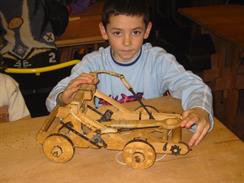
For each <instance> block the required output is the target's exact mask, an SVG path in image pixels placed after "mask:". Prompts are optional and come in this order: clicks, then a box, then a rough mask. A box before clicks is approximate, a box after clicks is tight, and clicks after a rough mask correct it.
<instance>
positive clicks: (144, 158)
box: [123, 141, 156, 169]
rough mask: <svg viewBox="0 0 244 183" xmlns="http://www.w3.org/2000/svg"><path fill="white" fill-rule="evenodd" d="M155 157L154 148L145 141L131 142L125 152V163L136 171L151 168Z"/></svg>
mask: <svg viewBox="0 0 244 183" xmlns="http://www.w3.org/2000/svg"><path fill="white" fill-rule="evenodd" d="M155 157H156V154H155V151H154V149H153V147H152V146H151V145H149V144H147V143H145V142H143V141H133V142H130V143H128V144H127V145H126V146H125V148H124V150H123V159H124V161H125V163H126V164H127V165H128V166H130V167H132V168H135V169H145V168H149V167H150V166H152V165H153V163H154V162H155Z"/></svg>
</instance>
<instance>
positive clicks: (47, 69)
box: [5, 60, 80, 76]
mask: <svg viewBox="0 0 244 183" xmlns="http://www.w3.org/2000/svg"><path fill="white" fill-rule="evenodd" d="M79 61H80V60H71V61H68V62H64V63H60V64H56V65H51V66H46V67H37V68H7V69H5V72H6V73H12V74H36V75H37V76H39V75H40V74H41V73H43V72H50V71H54V70H58V69H62V68H65V67H69V66H72V65H75V64H77V63H78V62H79Z"/></svg>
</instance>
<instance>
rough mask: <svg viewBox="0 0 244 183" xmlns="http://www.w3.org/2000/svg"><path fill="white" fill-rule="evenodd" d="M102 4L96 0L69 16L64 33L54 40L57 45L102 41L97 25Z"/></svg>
mask: <svg viewBox="0 0 244 183" xmlns="http://www.w3.org/2000/svg"><path fill="white" fill-rule="evenodd" d="M102 5H103V2H102V1H97V2H96V3H95V4H93V5H91V6H90V7H89V8H88V9H87V10H85V11H83V12H81V13H80V14H77V15H72V16H70V18H69V23H68V26H67V28H66V30H65V32H64V34H63V35H62V36H61V37H59V38H57V40H56V45H57V47H65V46H76V45H81V44H89V43H99V42H103V41H104V40H103V38H102V36H101V34H100V31H99V27H98V24H99V22H100V21H101V12H102Z"/></svg>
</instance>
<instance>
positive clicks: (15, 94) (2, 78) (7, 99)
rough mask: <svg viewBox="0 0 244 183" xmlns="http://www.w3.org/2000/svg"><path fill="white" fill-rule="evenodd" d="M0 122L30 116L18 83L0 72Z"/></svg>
mask: <svg viewBox="0 0 244 183" xmlns="http://www.w3.org/2000/svg"><path fill="white" fill-rule="evenodd" d="M0 86H1V89H0V122H7V121H15V120H19V119H21V118H24V117H28V116H30V113H29V110H28V109H27V106H26V104H25V101H24V98H23V96H22V94H21V92H20V90H19V87H18V83H17V82H16V81H15V80H14V79H13V78H11V77H10V76H8V75H6V74H2V73H0Z"/></svg>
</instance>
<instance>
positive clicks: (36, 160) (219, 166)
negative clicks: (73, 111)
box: [0, 117, 244, 183]
mask: <svg viewBox="0 0 244 183" xmlns="http://www.w3.org/2000/svg"><path fill="white" fill-rule="evenodd" d="M45 118H46V117H40V118H33V119H28V120H21V121H17V122H9V123H2V124H0V147H1V150H0V165H1V166H0V182H2V183H4V182H8V183H16V182H21V183H22V182H24V183H29V182H30V183H33V182H35V183H43V182H46V183H48V182H59V183H63V182H77V183H78V182H83V183H86V182H87V183H93V182H94V183H98V182H106V183H110V182H111V183H117V182H118V183H119V182H126V183H130V182H131V183H132V182H133V183H137V182H138V183H156V182H167V183H175V182H184V183H186V182H187V183H191V182H194V183H196V182H198V183H206V182H208V183H220V182H231V183H241V182H244V168H243V165H244V156H243V155H244V144H243V142H242V141H240V140H239V139H238V138H237V137H236V136H235V135H233V134H232V133H231V132H230V131H229V130H228V129H226V128H225V127H224V126H223V125H222V124H221V123H220V122H219V121H218V120H217V119H216V120H215V123H216V125H215V128H214V130H213V131H212V132H211V133H210V134H209V135H208V136H207V137H206V138H205V139H204V141H203V142H202V143H201V144H200V145H199V146H197V147H195V148H194V149H193V150H192V151H191V152H190V153H188V154H187V155H186V156H173V155H167V156H166V157H164V158H163V159H162V160H159V159H160V157H161V156H158V161H157V162H156V163H155V164H154V165H153V166H152V167H151V168H149V169H146V170H134V169H131V168H129V167H127V166H124V165H121V164H119V163H118V162H117V161H116V156H117V157H118V160H120V154H119V153H120V152H118V151H110V150H106V149H78V148H76V151H75V154H74V157H73V159H72V160H71V161H69V162H67V163H64V164H59V163H54V162H51V161H49V160H48V159H47V158H46V157H45V155H44V154H43V152H42V146H41V145H40V144H38V143H37V142H36V134H37V132H38V130H39V129H40V127H41V125H42V123H43V122H44V119H45ZM190 135H191V133H190V132H188V131H183V137H184V139H185V140H187V139H189V137H190Z"/></svg>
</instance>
